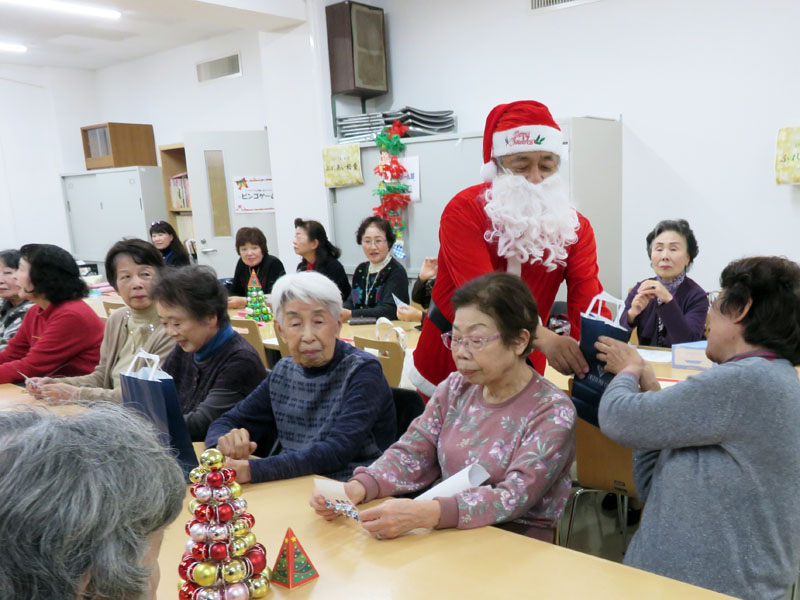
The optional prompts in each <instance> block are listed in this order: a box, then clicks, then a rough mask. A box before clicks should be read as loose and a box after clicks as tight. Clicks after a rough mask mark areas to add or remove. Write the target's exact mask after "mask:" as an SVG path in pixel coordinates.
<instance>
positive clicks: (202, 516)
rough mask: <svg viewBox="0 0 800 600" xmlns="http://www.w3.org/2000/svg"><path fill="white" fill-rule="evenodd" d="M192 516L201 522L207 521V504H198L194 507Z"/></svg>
mask: <svg viewBox="0 0 800 600" xmlns="http://www.w3.org/2000/svg"><path fill="white" fill-rule="evenodd" d="M194 516H195V517H196V518H197V520H198V521H202V522H203V523H207V522H208V506H207V505H205V504H198V505H197V506H195V507H194Z"/></svg>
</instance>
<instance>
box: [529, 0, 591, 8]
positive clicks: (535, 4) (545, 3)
mask: <svg viewBox="0 0 800 600" xmlns="http://www.w3.org/2000/svg"><path fill="white" fill-rule="evenodd" d="M590 2H599V0H531V10H554V9H557V8H571V7H573V6H578V5H580V4H589V3H590Z"/></svg>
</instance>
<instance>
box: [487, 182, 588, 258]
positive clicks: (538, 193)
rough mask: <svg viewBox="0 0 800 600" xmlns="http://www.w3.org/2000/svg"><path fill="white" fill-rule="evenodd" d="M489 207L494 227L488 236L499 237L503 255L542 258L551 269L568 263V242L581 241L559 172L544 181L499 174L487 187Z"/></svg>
mask: <svg viewBox="0 0 800 600" xmlns="http://www.w3.org/2000/svg"><path fill="white" fill-rule="evenodd" d="M485 210H486V214H487V215H488V216H489V219H491V222H492V228H491V230H489V231H486V233H484V238H485V239H486V241H487V242H491V241H492V240H493V239H496V240H497V253H498V254H499V255H500V256H504V257H506V258H512V257H516V258H517V259H518V260H519V261H520V263H522V264H525V263H531V264H535V263H536V262H541V263H542V265H543V266H544V267H545V268H546V269H547V270H548V271H553V270H555V268H556V266H557V265H561V266H566V258H567V246H569V245H570V244H574V243H575V242H576V241H578V233H577V231H578V214H577V213H576V212H575V209H574V208H573V207H572V206H571V205H570V203H569V198H568V197H567V190H566V186H565V185H564V183H563V181H562V180H561V177H560V176H559V175H558V174H554V175H551V176H550V177H548V178H547V179H545V180H544V181H543V182H542V183H531V182H529V181H528V180H527V179H525V178H524V177H522V176H521V175H508V174H502V175H498V176H497V177H495V179H494V181H493V182H492V186H491V187H490V188H489V189H487V190H486V208H485Z"/></svg>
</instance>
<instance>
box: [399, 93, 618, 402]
mask: <svg viewBox="0 0 800 600" xmlns="http://www.w3.org/2000/svg"><path fill="white" fill-rule="evenodd" d="M561 147H562V135H561V129H560V128H559V127H558V125H557V124H556V122H555V120H554V119H553V117H552V116H551V114H550V111H549V110H548V109H547V107H546V106H545V105H544V104H541V103H539V102H534V101H530V100H525V101H519V102H512V103H510V104H503V105H500V106H497V107H495V108H494V109H493V110H492V112H491V113H489V116H488V117H487V119H486V128H485V131H484V137H483V159H484V165H483V167H482V168H481V175H482V176H483V179H484V181H485V183H483V184H480V185H475V186H472V187H469V188H467V189H465V190H463V191H461V192H459V193H458V194H457V195H456V196H455V197H454V198H453V199H452V200H451V201H450V202H449V203H448V204H447V206H446V207H445V209H444V211H443V212H442V217H441V221H440V225H439V272H438V274H437V277H436V284H435V285H434V287H433V294H432V303H431V308H430V309H429V312H428V318H427V319H425V321H424V324H423V328H422V333H421V335H420V339H419V343H418V344H417V348H416V350H415V351H414V364H413V367H412V368H411V370H410V373H409V377H410V379H411V381H412V382H413V383H414V385H415V386H416V387H417V388H418V389H419V390H420V391H421V392H422V393H423V394H425V395H427V396H431V395H433V392H434V390H435V388H436V385H438V384H439V383H440V382H441V381H443V380H444V379H445V377H447V375H448V374H449V373H451V372H452V371H454V370H455V364H454V363H453V358H452V355H451V353H450V351H449V350H448V349H447V348H445V346H444V344H443V343H442V340H441V334H442V333H446V332H447V331H450V328H451V324H452V322H453V317H454V313H453V308H452V306H451V304H450V299H451V297H452V295H453V292H454V291H455V290H456V289H458V288H459V287H461V286H462V285H463V284H464V283H466V282H468V281H470V280H472V279H474V278H476V277H479V276H481V275H483V274H484V273H488V272H490V271H508V272H511V273H516V274H518V275H520V276H521V277H522V279H523V280H524V281H525V282H526V283H527V284H528V287H529V288H530V290H531V292H532V293H533V297H534V298H535V299H536V302H537V304H538V307H539V316H540V318H541V320H542V322H544V323H546V322H547V318H548V316H549V314H550V309H551V307H552V305H553V301H554V300H555V296H556V293H557V291H558V288H559V286H560V285H561V282H562V281H566V283H567V308H568V313H569V320H570V324H571V335H572V337H574V338H575V339H576V340H577V339H578V336H579V334H580V313H581V311H584V310H586V308H587V306H588V305H589V302H591V300H592V298H594V296H595V295H597V294H599V293H600V292H601V291H602V289H603V288H602V285H601V284H600V281H599V280H598V278H597V274H598V268H597V253H596V249H595V238H594V231H593V230H592V226H591V225H590V224H589V221H588V220H587V219H586V218H585V217H584V216H583V215H581V214H580V213H578V211H576V210H575V209H574V208H573V207H571V206H569V202H568V199H567V195H566V192H565V187H564V185H563V182H561V181H560V178H559V176H558V175H557V174H555V175H551V176H550V177H547V178H546V179H545V180H544V181H542V182H541V183H540V184H533V183H530V182H528V181H527V180H526V179H525V178H524V177H521V176H518V175H513V174H509V173H507V172H504V173H498V168H497V163H496V162H495V159H499V158H500V157H503V156H506V155H511V154H515V153H522V152H526V153H530V152H536V151H540V152H549V153H552V154H554V155H556V156H560V154H561ZM556 164H557V163H556ZM501 169H502V168H501ZM503 171H505V169H503ZM509 199H510V200H509ZM531 360H532V361H533V364H534V366H535V368H536V370H537V371H538V372H539V373H544V367H545V357H544V355H542V354H540V353H539V352H534V353H533V354H532V355H531Z"/></svg>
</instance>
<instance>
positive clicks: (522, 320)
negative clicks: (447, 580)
mask: <svg viewBox="0 0 800 600" xmlns="http://www.w3.org/2000/svg"><path fill="white" fill-rule="evenodd" d="M452 302H453V307H454V308H455V309H456V311H455V319H454V320H453V330H452V332H451V333H447V334H444V335H443V336H442V338H443V342H444V344H445V346H447V347H448V348H450V349H451V350H452V352H453V359H454V361H455V363H456V368H457V369H458V371H457V372H455V373H452V374H450V376H449V377H448V378H447V379H446V380H444V381H443V382H442V383H441V384H440V385H439V386H438V387H437V389H436V393H435V394H434V395H433V397H432V398H431V400H430V402H428V404H427V406H426V408H425V411H424V412H423V413H422V415H420V416H419V417H418V418H417V419H416V420H414V421H413V422H412V423H411V425H410V427H409V429H408V431H407V432H406V433H405V434H404V435H403V436H402V437H401V438H400V439H399V440H398V441H397V442H396V443H394V444H393V445H392V446H391V447H390V448H389V449H388V450H386V452H384V453H383V456H381V457H380V458H379V459H378V460H376V461H375V462H374V463H372V465H370V466H369V467H358V468H357V469H356V470H355V474H354V477H353V478H352V479H351V480H350V481H349V482H347V483H346V484H345V491H346V493H347V495H348V496H349V498H350V499H351V501H352V502H353V504H354V505H355V504H360V503H361V502H369V501H370V500H373V499H375V498H382V497H385V496H392V495H399V494H406V493H409V492H415V491H418V490H421V489H423V488H426V487H428V486H429V485H431V484H432V483H434V482H436V481H437V480H439V479H445V478H447V477H450V476H451V475H454V474H455V473H457V472H458V471H460V470H461V469H463V468H464V467H465V466H466V465H469V464H472V463H479V464H480V465H481V466H483V467H484V468H485V469H486V470H487V471H488V472H489V480H488V481H487V482H486V483H485V484H484V485H481V486H478V487H475V488H472V489H468V490H466V491H463V492H461V493H459V494H457V495H455V496H452V497H447V498H442V497H439V498H435V499H434V500H430V501H416V500H408V499H394V500H387V501H386V502H384V503H383V504H381V505H380V506H377V507H375V508H370V509H367V510H363V511H361V513H360V515H359V518H360V520H361V522H362V524H363V527H364V529H366V530H367V531H368V532H369V533H370V534H371V535H372V536H374V537H376V538H377V539H387V538H394V537H397V536H399V535H403V534H404V533H406V532H408V531H410V530H412V529H416V528H418V527H425V528H431V527H435V528H437V529H443V528H447V527H457V528H460V529H467V528H471V527H481V526H484V525H495V524H501V523H502V524H503V525H502V526H503V527H504V528H506V529H509V530H511V531H515V532H518V533H523V534H526V535H529V536H531V537H535V538H537V539H541V540H546V541H549V542H552V541H553V540H554V533H555V526H556V523H557V522H558V519H559V518H560V517H561V515H562V513H563V512H564V507H565V505H566V502H567V497H568V495H569V491H570V487H571V480H570V475H569V469H570V465H571V464H572V460H573V457H574V451H575V430H574V423H575V412H574V410H573V407H572V403H571V402H570V401H569V399H568V398H567V397H566V396H565V395H564V393H563V392H562V391H561V390H559V389H558V388H557V387H556V386H554V385H553V384H551V383H550V382H548V381H547V380H545V379H544V378H542V377H540V376H539V375H538V374H537V373H536V372H535V371H534V370H533V369H532V368H531V366H530V365H529V364H528V363H527V361H526V357H527V356H528V354H529V353H530V349H531V346H532V344H533V333H534V331H535V330H536V326H537V323H538V319H539V317H538V311H537V308H536V302H535V301H534V299H533V297H532V296H531V293H530V290H528V287H527V286H526V285H525V284H524V283H523V282H522V280H521V279H519V277H517V276H515V275H510V274H507V273H500V272H495V273H489V274H487V275H484V276H483V277H480V278H478V279H476V280H474V281H471V282H470V283H468V284H466V285H465V286H464V287H462V288H461V289H459V290H458V291H457V292H456V293H455V294H454V295H453V299H452ZM311 506H312V507H313V508H314V509H315V510H316V511H317V512H318V513H319V514H320V515H322V516H323V517H325V518H326V519H332V518H335V514H334V513H333V512H332V511H331V510H329V509H326V508H325V499H324V498H323V497H322V496H320V495H314V496H313V497H312V499H311Z"/></svg>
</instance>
